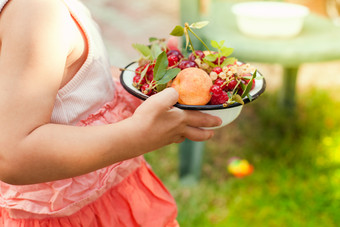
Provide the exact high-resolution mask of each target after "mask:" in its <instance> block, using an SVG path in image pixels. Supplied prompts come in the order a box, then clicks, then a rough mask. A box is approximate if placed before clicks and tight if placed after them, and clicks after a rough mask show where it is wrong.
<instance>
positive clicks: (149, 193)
mask: <svg viewBox="0 0 340 227" xmlns="http://www.w3.org/2000/svg"><path fill="white" fill-rule="evenodd" d="M140 103H141V101H140V100H138V99H136V98H135V97H133V96H132V95H130V94H129V93H127V92H126V91H125V90H124V88H123V87H122V86H121V84H120V83H119V82H116V93H115V98H114V100H112V101H111V102H109V103H107V104H105V105H104V106H103V107H102V108H101V109H100V110H99V111H97V112H96V113H95V114H91V115H90V116H89V117H88V118H87V119H85V120H82V121H80V122H79V124H78V126H80V127H82V126H91V125H103V124H111V123H115V122H118V121H120V120H123V119H125V118H127V117H129V116H131V115H132V113H133V112H134V110H135V109H136V107H137V106H138V105H139V104H140ZM98 198H99V199H98ZM176 215H177V208H176V204H175V201H174V199H173V197H172V196H171V195H170V193H169V192H168V191H167V190H166V188H165V187H164V186H163V184H162V183H161V182H160V181H159V179H158V178H157V177H156V176H155V175H154V174H153V172H152V171H151V170H150V169H149V167H148V165H147V163H146V162H145V160H144V158H143V157H142V156H140V157H137V158H133V159H130V160H126V161H122V162H119V163H116V164H113V165H111V166H108V167H106V168H103V169H99V170H97V171H94V172H91V173H88V174H84V175H81V176H78V177H73V178H69V179H64V180H58V181H53V182H47V183H41V184H33V185H23V186H16V185H9V184H6V183H3V182H1V181H0V226H5V227H7V226H9V227H15V226H53V227H54V226H110V227H111V226H147V227H149V226H157V227H159V226H167V225H168V224H169V226H171V225H172V224H174V226H176V225H177V222H176V221H175V218H176Z"/></svg>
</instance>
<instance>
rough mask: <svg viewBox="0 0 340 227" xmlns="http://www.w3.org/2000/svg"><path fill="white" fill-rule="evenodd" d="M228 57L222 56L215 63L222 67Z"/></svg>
mask: <svg viewBox="0 0 340 227" xmlns="http://www.w3.org/2000/svg"><path fill="white" fill-rule="evenodd" d="M226 58H227V57H226V56H222V57H220V58H217V59H216V60H215V61H214V62H213V63H214V64H216V65H220V64H222V63H223V62H224V60H225V59H226ZM218 59H220V61H218Z"/></svg>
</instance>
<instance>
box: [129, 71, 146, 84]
mask: <svg viewBox="0 0 340 227" xmlns="http://www.w3.org/2000/svg"><path fill="white" fill-rule="evenodd" d="M132 82H133V86H135V87H139V86H141V85H143V84H145V82H146V80H145V78H143V79H142V80H141V75H140V74H137V75H135V76H134V77H133V81H132Z"/></svg>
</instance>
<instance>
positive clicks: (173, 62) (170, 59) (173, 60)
mask: <svg viewBox="0 0 340 227" xmlns="http://www.w3.org/2000/svg"><path fill="white" fill-rule="evenodd" d="M168 62H169V65H168V66H169V67H171V66H174V65H176V64H177V63H178V62H179V58H178V56H177V55H169V56H168Z"/></svg>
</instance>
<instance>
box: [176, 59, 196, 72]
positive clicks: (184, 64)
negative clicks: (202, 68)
mask: <svg viewBox="0 0 340 227" xmlns="http://www.w3.org/2000/svg"><path fill="white" fill-rule="evenodd" d="M178 68H180V69H181V70H183V69H186V68H198V65H197V64H196V62H194V61H190V60H182V61H180V62H179V64H178Z"/></svg>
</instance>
